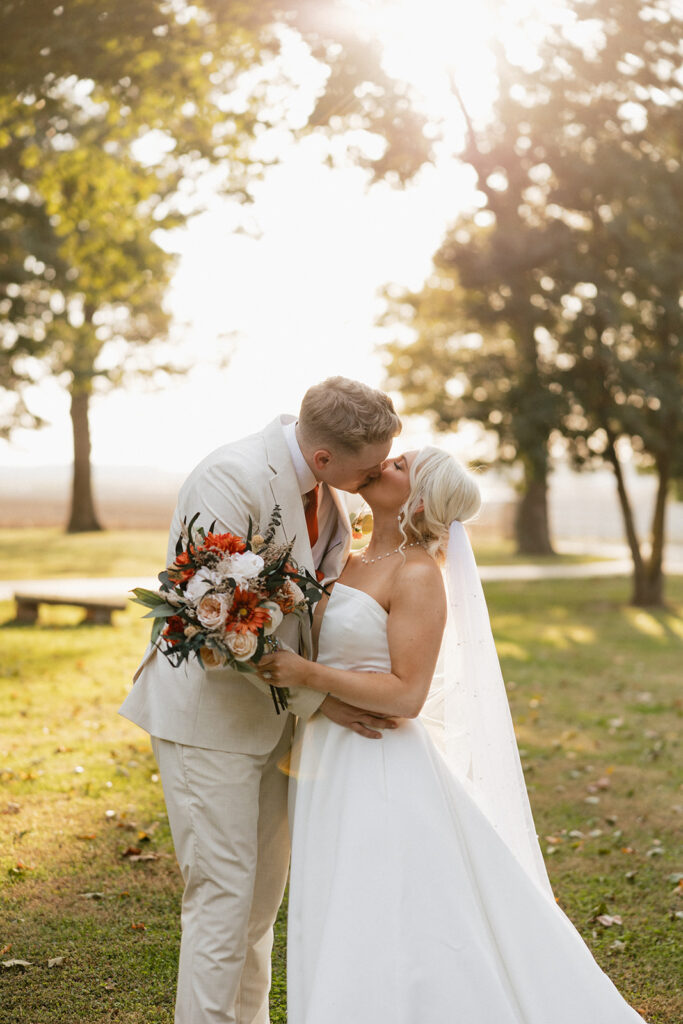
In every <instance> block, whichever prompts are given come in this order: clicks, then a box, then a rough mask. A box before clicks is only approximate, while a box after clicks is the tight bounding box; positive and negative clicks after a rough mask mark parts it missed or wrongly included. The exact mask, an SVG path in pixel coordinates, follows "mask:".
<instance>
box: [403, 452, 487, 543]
mask: <svg viewBox="0 0 683 1024" xmlns="http://www.w3.org/2000/svg"><path fill="white" fill-rule="evenodd" d="M410 485H411V486H410V494H409V495H408V500H407V501H406V503H405V504H404V506H403V508H402V509H401V513H400V515H399V525H400V528H401V533H402V534H403V535H404V537H405V538H406V540H407V539H408V537H409V535H410V536H411V537H412V536H414V537H415V538H416V539H417V541H418V542H419V543H420V544H422V545H423V546H424V547H425V548H426V549H427V551H428V552H429V554H430V555H433V557H434V558H436V560H437V561H438V562H442V561H443V558H444V557H445V554H446V547H447V545H448V530H449V527H450V525H451V523H452V522H453V520H454V519H457V520H459V521H460V522H461V523H464V522H467V520H468V519H472V518H473V516H475V515H476V514H477V512H478V511H479V509H480V507H481V495H480V493H479V487H478V486H477V483H476V481H475V480H474V477H473V476H472V475H471V474H470V473H468V472H467V470H466V469H465V468H464V466H462V465H461V464H460V463H459V462H458V460H457V459H456V458H454V457H453V456H452V455H450V454H449V453H448V452H445V451H443V450H442V449H441V448H435V447H434V446H432V445H427V446H426V447H425V448H420V450H419V452H418V453H417V455H416V456H415V458H414V460H413V464H412V466H411V467H410Z"/></svg>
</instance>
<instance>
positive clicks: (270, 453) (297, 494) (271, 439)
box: [263, 417, 315, 576]
mask: <svg viewBox="0 0 683 1024" xmlns="http://www.w3.org/2000/svg"><path fill="white" fill-rule="evenodd" d="M283 422H287V419H286V418H284V417H282V418H281V417H278V418H277V419H276V420H273V422H272V423H269V424H268V426H267V427H266V429H265V430H264V432H263V436H264V439H265V442H266V457H267V459H268V466H269V467H270V470H271V477H270V481H269V483H270V489H271V491H272V494H273V502H274V503H275V504H277V505H279V506H280V508H281V509H282V530H283V533H284V535H285V539H286V541H287V543H288V544H289V543H291V541H292V540H294V547H293V548H292V555H293V557H294V558H295V559H296V561H297V562H298V563H299V565H301V566H305V567H306V568H307V569H308V571H309V572H310V573H312V574H313V575H314V576H315V566H314V564H313V554H312V552H311V545H310V544H309V541H308V529H307V527H306V515H305V513H304V503H303V500H302V498H301V491H300V490H299V481H298V480H297V477H296V473H295V471H294V466H293V464H292V457H291V455H290V454H289V448H288V447H287V442H286V440H285V436H284V434H283V432H282V424H283Z"/></svg>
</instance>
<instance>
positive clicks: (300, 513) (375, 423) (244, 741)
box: [120, 377, 401, 1024]
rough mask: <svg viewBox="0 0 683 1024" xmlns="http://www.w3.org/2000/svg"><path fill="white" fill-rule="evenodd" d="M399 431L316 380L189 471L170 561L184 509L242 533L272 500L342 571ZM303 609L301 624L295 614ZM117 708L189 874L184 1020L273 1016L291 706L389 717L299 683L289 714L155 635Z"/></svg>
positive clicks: (295, 635)
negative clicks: (143, 753) (290, 407)
mask: <svg viewBox="0 0 683 1024" xmlns="http://www.w3.org/2000/svg"><path fill="white" fill-rule="evenodd" d="M400 429H401V424H400V420H399V418H398V416H397V415H396V413H395V412H394V408H393V405H392V403H391V399H390V398H388V396H387V395H385V394H383V393H382V392H381V391H375V390H374V389H372V388H369V387H367V386H366V385H364V384H361V383H359V382H357V381H351V380H347V379H345V378H343V377H332V378H330V379H328V380H326V381H323V382H322V383H321V384H317V385H315V386H314V387H312V388H310V389H309V390H308V391H307V392H306V394H305V396H304V399H303V403H302V405H301V411H300V413H299V418H298V420H295V418H294V417H291V416H280V417H278V418H277V419H275V420H274V421H273V422H272V423H270V424H269V426H267V427H266V428H265V430H263V431H262V432H260V433H258V434H253V435H251V436H250V437H246V438H244V439H242V440H240V441H235V442H233V443H231V444H226V445H224V446H223V447H222V448H218V449H217V450H216V451H214V452H212V453H211V454H210V455H208V456H207V457H206V458H205V459H204V460H203V462H201V463H200V464H199V465H198V466H197V467H196V468H195V469H194V470H193V472H192V473H191V474H190V476H189V477H188V479H187V480H186V481H185V483H184V484H183V486H182V488H181V490H180V494H179V497H178V505H177V507H176V510H175V513H174V516H173V521H172V523H171V532H170V537H169V547H168V558H167V564H169V565H170V563H171V562H172V561H173V559H174V557H175V543H176V540H177V538H178V536H179V534H180V529H181V524H182V522H183V519H185V518H186V519H187V520H188V521H189V520H190V519H191V518H192V517H193V516H194V515H195V513H197V512H199V513H200V517H199V520H198V522H197V525H198V526H203V527H204V528H205V529H208V527H209V525H210V523H211V522H212V520H214V519H215V520H216V532H225V531H229V532H230V533H235V534H238V535H239V536H245V535H246V532H247V528H248V524H249V518H251V519H252V521H253V523H254V524H259V525H260V526H261V527H262V528H265V526H266V525H267V523H268V521H269V519H270V515H271V513H272V511H273V507H274V505H275V504H278V505H279V506H280V507H281V509H282V526H281V528H280V531H279V533H280V538H281V540H282V542H283V543H290V542H292V541H294V548H293V552H292V554H293V557H294V559H295V560H296V561H297V562H298V563H299V565H300V566H302V567H303V566H305V567H306V568H307V569H309V570H310V571H311V572H312V573H315V572H317V574H318V578H319V579H322V580H323V581H326V580H334V579H336V578H337V576H339V574H340V572H341V569H342V567H343V565H344V562H345V561H346V558H347V555H348V552H349V549H350V541H351V529H350V524H349V518H348V515H347V513H346V510H345V507H344V505H343V503H342V501H341V499H340V497H339V496H338V494H337V492H336V490H335V488H340V489H341V490H345V491H351V492H355V491H357V490H358V488H359V487H362V486H363V484H365V483H366V482H367V481H369V480H370V479H373V478H374V477H377V476H378V475H379V473H380V467H381V464H382V462H383V461H384V459H385V458H386V457H387V455H388V453H389V448H390V447H391V441H392V438H393V437H395V436H396V435H397V434H398V433H399V431H400ZM290 620H292V621H290ZM277 635H278V636H279V637H280V638H281V639H282V640H284V641H285V642H286V643H288V644H289V646H290V647H292V648H293V649H294V650H298V651H301V652H302V653H303V652H306V653H307V655H308V656H310V651H311V643H310V640H311V637H310V627H309V626H308V625H304V626H302V625H301V624H300V623H299V620H298V619H297V618H296V617H295V616H287V617H286V618H285V620H284V621H283V623H282V625H281V627H280V628H279V629H278V631H277ZM134 682H135V685H134V686H133V688H132V690H131V692H130V694H129V695H128V697H127V698H126V700H125V702H124V704H123V705H122V707H121V709H120V713H121V714H122V715H123V716H124V717H125V718H129V719H130V720H131V721H133V722H136V723H137V724H138V725H140V726H141V727H142V728H143V729H146V730H147V732H149V733H150V735H151V737H152V748H153V750H154V756H155V758H156V760H157V763H158V765H159V770H160V774H161V780H162V784H163V789H164V797H165V800H166V806H167V808H168V816H169V822H170V825H171V832H172V835H173V842H174V845H175V850H176V855H177V858H178V863H179V866H180V870H181V873H182V876H183V880H184V883H185V889H184V893H183V904H182V941H181V946H180V964H179V972H178V991H177V998H176V1011H175V1021H176V1024H268V1020H269V1017H268V990H269V987H270V955H271V949H272V941H273V923H274V921H275V917H276V914H277V911H278V907H279V905H280V902H281V900H282V896H283V893H284V888H285V884H286V880H287V869H288V863H289V833H288V824H287V777H286V775H285V774H284V773H283V772H282V771H281V770H280V768H279V767H278V764H279V762H280V761H281V760H282V758H283V757H284V756H285V755H286V754H287V752H288V750H289V747H290V744H291V739H292V732H293V726H294V716H295V715H299V716H303V717H308V716H309V715H311V714H313V712H315V711H320V712H321V713H322V714H324V715H326V716H327V717H328V718H331V719H332V721H334V722H337V723H338V724H339V725H342V726H345V727H348V728H350V729H353V730H354V731H356V732H358V733H360V734H361V735H363V736H373V735H377V733H376V730H377V729H381V728H384V727H387V726H388V725H389V724H391V723H390V722H389V721H388V720H386V719H384V718H382V717H378V716H375V715H373V714H372V713H370V712H366V711H363V710H362V709H360V708H356V707H352V706H350V705H348V704H344V703H343V702H341V701H338V700H336V699H335V698H334V697H330V696H328V697H323V696H322V695H321V694H318V693H314V692H312V691H296V690H293V691H292V693H291V696H290V699H289V709H290V711H291V714H283V715H276V713H275V710H274V708H273V703H272V700H271V697H270V691H269V687H267V686H266V685H265V684H264V683H262V682H261V680H260V679H259V678H258V677H257V676H255V675H246V676H245V675H242V674H240V673H238V672H235V671H233V670H231V669H229V668H222V669H212V670H208V671H205V670H203V669H202V668H201V666H200V665H199V663H198V662H197V661H194V660H193V661H192V662H185V663H184V664H183V665H182V666H181V667H179V668H174V667H173V666H172V665H171V663H170V662H169V661H168V660H167V659H166V658H165V657H164V655H163V654H161V653H160V652H158V651H157V650H156V649H155V648H154V647H153V646H152V645H150V647H149V648H148V649H147V652H146V654H145V657H144V658H143V661H142V664H141V665H140V667H139V669H138V671H137V673H136V676H135V680H134Z"/></svg>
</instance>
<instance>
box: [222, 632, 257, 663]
mask: <svg viewBox="0 0 683 1024" xmlns="http://www.w3.org/2000/svg"><path fill="white" fill-rule="evenodd" d="M226 643H227V645H228V647H229V648H230V652H231V654H232V655H233V657H234V658H235V660H236V661H249V658H251V657H253V656H254V654H256V648H257V647H258V640H257V638H256V635H255V634H254V633H228V635H227V637H226Z"/></svg>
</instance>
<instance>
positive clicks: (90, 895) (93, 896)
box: [78, 892, 104, 900]
mask: <svg viewBox="0 0 683 1024" xmlns="http://www.w3.org/2000/svg"><path fill="white" fill-rule="evenodd" d="M78 895H79V896H80V897H81V899H84V900H103V899H104V893H103V892H79V894H78Z"/></svg>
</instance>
